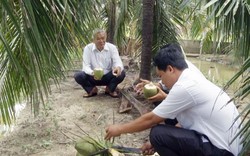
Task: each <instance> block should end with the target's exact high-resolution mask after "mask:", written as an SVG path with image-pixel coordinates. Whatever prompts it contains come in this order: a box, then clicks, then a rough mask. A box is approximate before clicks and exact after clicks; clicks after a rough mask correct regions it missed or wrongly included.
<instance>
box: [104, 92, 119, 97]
mask: <svg viewBox="0 0 250 156" xmlns="http://www.w3.org/2000/svg"><path fill="white" fill-rule="evenodd" d="M105 94H106V95H109V96H111V97H113V98H118V97H119V95H118V93H117V92H116V91H114V92H105Z"/></svg>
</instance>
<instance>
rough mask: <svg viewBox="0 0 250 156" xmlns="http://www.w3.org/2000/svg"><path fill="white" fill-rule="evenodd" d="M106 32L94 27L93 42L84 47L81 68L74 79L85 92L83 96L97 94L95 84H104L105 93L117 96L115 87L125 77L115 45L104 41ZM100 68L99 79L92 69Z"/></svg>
mask: <svg viewBox="0 0 250 156" xmlns="http://www.w3.org/2000/svg"><path fill="white" fill-rule="evenodd" d="M106 39H107V33H106V31H105V30H103V29H96V30H95V31H94V33H93V43H90V44H88V45H86V46H85V47H84V50H83V69H82V71H81V72H78V73H76V74H75V76H74V77H75V81H76V82H77V83H78V84H80V85H81V86H82V87H83V89H84V90H85V91H86V92H87V93H86V94H85V95H84V96H83V97H92V96H95V95H97V92H98V89H97V87H96V86H106V89H105V94H108V95H110V96H111V97H118V93H117V92H116V87H117V85H118V84H119V83H121V82H122V81H123V80H124V78H125V72H124V67H123V63H122V61H121V58H120V56H119V53H118V50H117V48H116V46H115V45H113V44H111V43H108V42H106ZM95 68H101V69H102V70H103V72H104V75H103V76H102V78H101V79H97V78H96V77H95V76H94V69H95Z"/></svg>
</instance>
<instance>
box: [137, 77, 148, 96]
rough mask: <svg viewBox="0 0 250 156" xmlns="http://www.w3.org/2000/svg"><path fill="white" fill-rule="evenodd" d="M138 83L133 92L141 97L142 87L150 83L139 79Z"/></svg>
mask: <svg viewBox="0 0 250 156" xmlns="http://www.w3.org/2000/svg"><path fill="white" fill-rule="evenodd" d="M140 81H141V82H140V83H138V84H137V85H136V86H135V88H134V90H135V91H136V93H137V94H138V95H141V94H142V93H143V87H144V86H145V85H146V84H148V83H150V81H148V80H145V79H140Z"/></svg>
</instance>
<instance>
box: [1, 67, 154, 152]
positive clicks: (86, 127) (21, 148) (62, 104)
mask: <svg viewBox="0 0 250 156" xmlns="http://www.w3.org/2000/svg"><path fill="white" fill-rule="evenodd" d="M76 68H78V67H76ZM73 74H74V70H72V71H69V72H68V73H67V77H66V78H65V79H64V80H63V81H62V82H61V83H60V86H59V87H58V86H56V85H52V86H51V88H52V93H51V95H50V96H49V98H48V101H47V102H46V104H45V109H41V112H40V115H39V116H38V117H34V116H33V115H32V113H31V108H30V106H29V105H27V106H26V107H25V109H24V110H23V111H22V112H21V114H20V115H19V117H18V119H17V122H16V124H15V127H14V131H13V132H11V133H10V134H9V135H7V136H6V137H4V138H2V139H1V140H0V156H75V155H76V150H75V148H74V145H75V141H76V140H78V139H79V136H84V134H83V131H84V132H86V133H87V134H89V135H90V136H91V137H93V138H95V139H99V140H103V138H104V135H105V127H106V126H107V125H108V124H112V123H123V122H127V121H130V120H133V119H135V118H136V117H138V116H140V113H139V112H138V110H137V109H135V108H132V110H131V111H130V112H128V113H124V114H120V113H118V110H119V106H120V104H121V98H112V97H110V96H107V95H105V94H104V87H99V88H98V89H99V92H98V95H97V96H95V97H92V98H83V97H82V94H83V93H84V91H83V90H82V88H81V87H80V86H79V85H78V84H76V82H75V81H74V79H73ZM137 77H138V72H137V71H136V70H135V71H133V70H130V72H128V73H127V77H126V78H125V80H124V81H123V82H122V83H121V84H120V85H119V88H123V87H125V86H127V85H131V80H135V79H136V78H137ZM128 78H129V79H128ZM148 133H149V131H144V132H140V133H133V134H125V135H121V136H120V137H117V138H115V140H114V144H115V145H120V146H126V147H140V146H141V145H142V143H143V142H144V141H145V140H146V139H148ZM77 135H78V136H77Z"/></svg>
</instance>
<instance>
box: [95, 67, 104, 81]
mask: <svg viewBox="0 0 250 156" xmlns="http://www.w3.org/2000/svg"><path fill="white" fill-rule="evenodd" d="M103 74H104V72H103V69H102V68H95V69H94V77H95V79H96V80H101V79H102V76H103Z"/></svg>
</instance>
